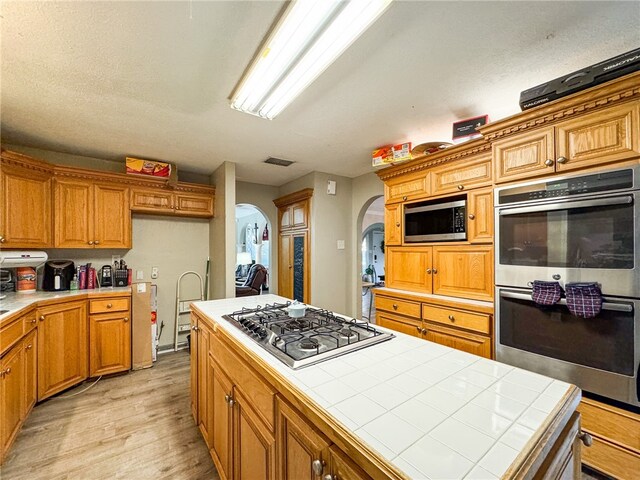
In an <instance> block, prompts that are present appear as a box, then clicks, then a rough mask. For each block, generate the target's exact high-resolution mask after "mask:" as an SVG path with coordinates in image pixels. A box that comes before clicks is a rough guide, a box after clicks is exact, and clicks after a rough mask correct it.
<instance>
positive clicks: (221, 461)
mask: <svg viewBox="0 0 640 480" xmlns="http://www.w3.org/2000/svg"><path fill="white" fill-rule="evenodd" d="M208 381H209V404H210V407H211V411H210V412H209V415H210V420H211V453H212V457H213V461H214V463H215V465H216V469H217V470H218V473H219V474H220V477H221V478H223V479H225V478H228V479H230V478H232V476H231V475H232V473H233V472H232V457H231V455H232V444H231V438H232V433H233V432H232V424H231V407H230V406H229V403H228V402H227V400H226V399H227V398H228V396H230V395H231V393H232V388H233V384H232V383H231V380H229V377H227V375H226V374H225V373H224V371H223V370H222V367H220V365H219V364H218V363H217V362H216V361H215V360H213V358H211V356H209V376H208Z"/></svg>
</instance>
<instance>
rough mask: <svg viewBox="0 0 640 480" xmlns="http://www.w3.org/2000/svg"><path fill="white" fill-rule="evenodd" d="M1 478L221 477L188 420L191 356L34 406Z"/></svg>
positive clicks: (165, 358)
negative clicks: (75, 394) (72, 395)
mask: <svg viewBox="0 0 640 480" xmlns="http://www.w3.org/2000/svg"><path fill="white" fill-rule="evenodd" d="M86 385H87V384H84V385H82V386H80V387H77V388H75V389H73V390H70V391H68V392H64V393H63V394H62V395H68V394H71V393H74V392H77V391H79V390H82V389H83V388H85V387H86ZM0 478H1V479H2V480H13V479H29V480H37V479H47V480H54V479H55V480H58V479H60V480H61V479H79V480H80V479H81V480H98V479H131V480H138V479H139V480H146V479H153V480H156V479H172V480H180V479H185V480H186V479H189V480H200V479H218V478H219V477H218V474H217V473H216V470H215V467H214V466H213V462H212V460H211V457H210V456H209V452H208V451H207V447H206V445H205V443H204V440H202V437H201V435H200V432H199V431H198V429H197V427H196V426H195V424H194V422H193V418H192V417H191V411H190V406H189V355H188V353H187V352H186V351H185V352H178V353H171V354H167V355H162V356H160V357H159V360H158V362H157V363H156V364H155V365H154V367H153V368H150V369H146V370H140V371H136V372H131V373H129V374H128V375H122V376H119V377H113V378H106V379H102V380H100V382H98V383H97V384H96V385H95V386H94V387H93V388H91V389H90V390H89V391H87V392H85V393H82V394H80V395H78V396H76V397H73V398H59V397H58V398H56V397H54V398H52V399H50V400H47V401H45V402H43V403H42V404H40V405H37V406H36V407H35V408H34V410H33V412H31V415H30V417H29V418H28V419H27V422H26V423H25V425H24V427H23V428H22V431H21V432H20V434H19V436H18V439H17V440H16V442H15V444H14V445H13V447H12V448H11V451H10V452H9V455H8V457H7V460H6V462H5V464H4V465H3V466H2V467H0Z"/></svg>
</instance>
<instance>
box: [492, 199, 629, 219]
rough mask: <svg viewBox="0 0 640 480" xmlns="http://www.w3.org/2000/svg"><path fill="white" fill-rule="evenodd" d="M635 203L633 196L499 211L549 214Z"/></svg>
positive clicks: (507, 213)
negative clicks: (556, 211)
mask: <svg viewBox="0 0 640 480" xmlns="http://www.w3.org/2000/svg"><path fill="white" fill-rule="evenodd" d="M632 203H633V196H632V195H625V196H623V197H608V198H597V199H593V200H574V201H567V202H555V203H550V204H545V205H535V206H532V207H515V208H505V209H501V210H499V211H498V214H499V215H517V214H520V213H534V212H548V211H553V210H568V209H570V208H588V207H606V206H609V205H630V204H632Z"/></svg>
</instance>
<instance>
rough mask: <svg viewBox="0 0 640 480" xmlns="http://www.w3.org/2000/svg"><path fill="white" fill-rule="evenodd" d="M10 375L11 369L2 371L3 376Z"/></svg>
mask: <svg viewBox="0 0 640 480" xmlns="http://www.w3.org/2000/svg"><path fill="white" fill-rule="evenodd" d="M10 373H11V367H9V368H7V369H6V370H5V371H4V374H5V375H9V374H10Z"/></svg>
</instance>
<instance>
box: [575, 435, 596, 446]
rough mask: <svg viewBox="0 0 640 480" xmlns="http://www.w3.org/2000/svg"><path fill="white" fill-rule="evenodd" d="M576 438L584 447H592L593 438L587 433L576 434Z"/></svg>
mask: <svg viewBox="0 0 640 480" xmlns="http://www.w3.org/2000/svg"><path fill="white" fill-rule="evenodd" d="M578 438H579V439H580V440H582V443H583V444H584V446H585V447H590V446H591V445H593V437H591V435H589V434H588V433H587V432H580V433H579V434H578Z"/></svg>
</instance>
